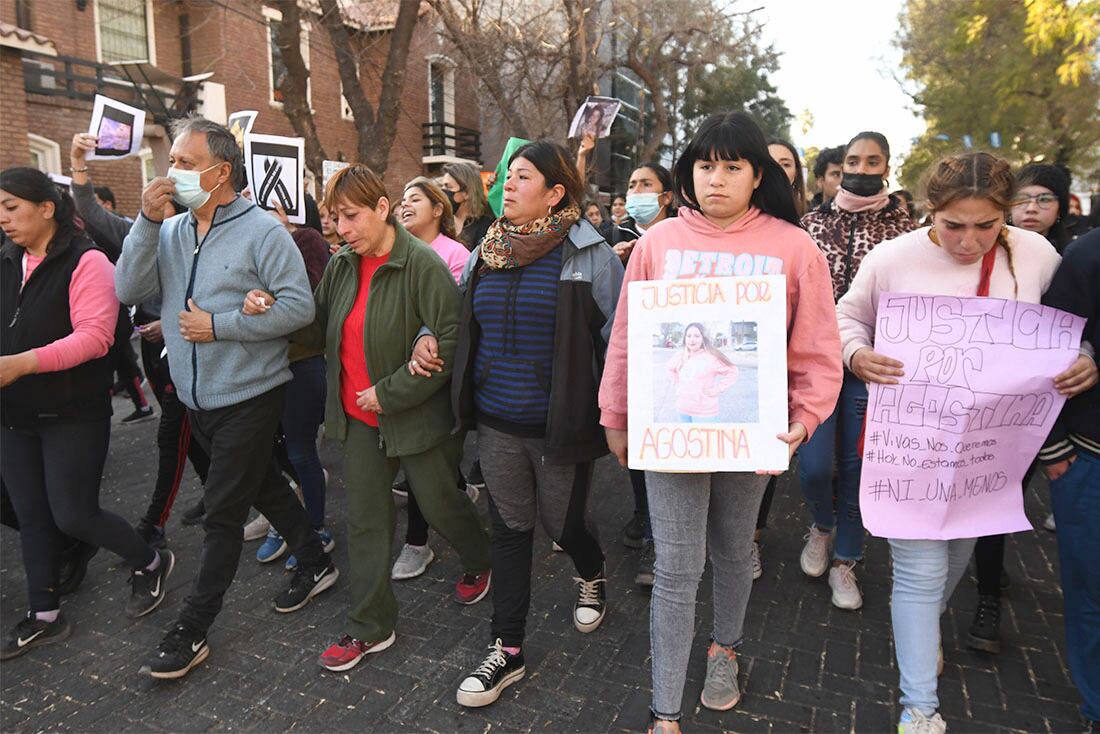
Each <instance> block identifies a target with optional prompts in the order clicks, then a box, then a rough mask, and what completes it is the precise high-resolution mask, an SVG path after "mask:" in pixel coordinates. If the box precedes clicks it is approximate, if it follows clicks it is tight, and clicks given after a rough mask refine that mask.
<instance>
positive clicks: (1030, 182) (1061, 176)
mask: <svg viewBox="0 0 1100 734" xmlns="http://www.w3.org/2000/svg"><path fill="white" fill-rule="evenodd" d="M1069 185H1070V182H1069V176H1067V175H1066V172H1065V171H1063V170H1062V169H1061V168H1059V167H1058V166H1052V165H1050V164H1049V163H1029V164H1028V165H1026V166H1024V167H1023V168H1021V169H1020V172H1019V173H1017V174H1016V188H1017V190H1019V189H1022V188H1023V187H1025V186H1042V187H1043V188H1044V189H1050V191H1051V193H1052V194H1054V195H1055V196H1057V197H1058V218H1057V219H1055V220H1054V224H1052V225H1051V227H1050V231H1048V232H1047V234H1046V238H1047V239H1048V240H1050V244H1052V245H1054V248H1055V249H1056V250H1058V252H1061V251H1062V250H1064V249H1065V247H1066V245H1068V244H1069V243H1070V240H1072V239H1073V238H1072V237H1070V234H1069V232H1067V231H1066V216H1067V215H1068V214H1069Z"/></svg>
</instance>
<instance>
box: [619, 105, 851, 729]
mask: <svg viewBox="0 0 1100 734" xmlns="http://www.w3.org/2000/svg"><path fill="white" fill-rule="evenodd" d="M674 185H675V189H676V191H677V192H678V194H679V196H680V198H681V200H682V201H683V203H684V206H682V207H681V208H680V210H679V215H678V216H677V217H676V218H674V219H668V220H665V221H662V222H659V223H658V224H656V225H654V226H653V227H652V228H650V229H648V230H647V231H646V233H645V235H643V236H642V238H641V239H640V240H639V241H638V244H637V245H636V246H635V252H634V254H633V256H632V257H631V258H630V262H629V264H628V267H627V271H626V281H627V282H630V281H634V280H668V279H673V278H706V277H721V276H730V275H738V276H741V275H744V276H753V275H779V274H782V275H784V276H786V280H787V292H786V297H787V404H788V416H789V417H788V423H789V427H788V430H787V432H785V433H781V434H779V435H778V436H777V437H776V440H779V441H783V442H785V443H786V444H787V445H788V447H789V451H790V454H791V455H793V454H794V452H795V450H796V449H797V448H798V446H799V445H800V444H802V443H803V442H804V441H805V440H806V439H807V438H808V437H809V436H810V435H812V434H813V432H814V430H815V429H816V428H817V426H818V424H819V423H821V421H822V420H824V419H825V418H826V417H828V416H829V414H830V413H832V410H833V406H834V405H835V404H836V399H837V395H838V394H839V393H840V384H841V376H842V372H841V363H840V337H839V334H838V332H837V325H836V315H835V312H834V310H833V298H832V285H831V282H830V277H829V268H828V265H827V264H826V262H825V258H824V256H823V255H822V254H821V252H820V250H818V248H817V246H816V245H814V242H813V240H812V239H810V237H809V235H807V234H806V233H805V232H804V231H803V230H802V229H800V228H799V226H798V216H797V214H796V213H795V207H794V201H793V199H792V198H791V193H790V185H789V183H788V179H787V176H786V175H785V174H784V173H783V169H782V168H780V166H779V164H778V163H776V162H775V161H774V160H772V158H771V156H770V155H769V154H768V146H767V143H766V142H765V140H764V136H763V134H762V133H761V132H760V129H759V128H758V127H757V126H756V123H755V122H753V120H752V118H751V117H749V116H748V115H747V114H745V113H743V112H727V113H719V114H715V115H712V116H711V117H709V118H708V119H707V120H706V121H705V122H704V123H703V125H702V127H701V128H700V129H699V131H698V133H696V135H695V137H694V138H693V139H692V140H691V142H690V143H689V144H688V146H687V148H685V150H684V152H683V154H682V155H681V156H680V159H679V160H678V161H677V163H676V170H675V183H674ZM626 294H627V288H626V287H625V286H624V287H623V289H622V292H621V294H620V299H619V305H618V307H617V311H616V315H615V325H614V329H613V331H612V334H611V342H610V345H609V347H608V350H607V359H606V363H605V366H604V374H603V381H602V383H601V385H600V409H601V413H602V415H601V423H602V424H603V426H604V427H605V429H606V433H607V441H608V446H609V447H610V448H611V450H612V451H613V452H614V453H615V455H616V456H617V457H618V459H619V462H620V463H622V464H623V465H625V464H626V458H627V432H626V426H627V333H628V320H629V310H628V303H627V295H626ZM761 368H762V369H766V368H767V365H761ZM767 481H768V477H767V476H766V475H764V474H752V473H747V472H712V473H697V474H670V473H662V472H652V471H647V472H646V487H647V494H648V499H649V512H650V520H651V523H652V526H653V540H654V543H655V550H656V556H657V564H656V574H655V575H656V578H655V584H654V587H653V600H652V603H651V605H650V647H651V650H652V656H653V700H652V704H651V717H652V720H653V722H652V725H651V727H650V731H656V732H663V733H665V734H668V733H672V732H679V731H680V727H679V723H678V722H679V718H680V710H681V699H682V697H683V690H684V679H685V677H686V674H687V665H688V657H689V656H690V654H691V645H692V642H693V637H694V628H695V597H696V592H697V591H698V588H699V580H700V578H701V577H702V575H703V567H704V565H705V562H706V556H707V551H708V550H709V554H710V559H711V564H712V566H713V570H714V604H713V608H714V621H713V627H712V630H711V642H710V646H709V649H708V651H707V675H706V683H705V685H704V687H703V692H702V696H701V701H700V702H701V703H702V705H703V706H705V707H707V708H710V709H715V710H719V711H725V710H728V709H731V708H733V707H734V706H736V705H737V702H738V701H739V700H740V699H741V693H740V689H739V687H738V683H737V647H738V645H740V643H741V638H742V628H743V625H744V621H745V611H746V609H747V607H748V601H749V593H750V591H751V589H752V562H751V550H752V539H753V531H754V529H755V525H756V516H757V511H758V510H759V507H760V499H761V497H762V496H763V494H764V487H765V485H766V484H767ZM704 528H705V529H706V530H705V532H704V530H703V529H704ZM690 705H691V704H689V706H690Z"/></svg>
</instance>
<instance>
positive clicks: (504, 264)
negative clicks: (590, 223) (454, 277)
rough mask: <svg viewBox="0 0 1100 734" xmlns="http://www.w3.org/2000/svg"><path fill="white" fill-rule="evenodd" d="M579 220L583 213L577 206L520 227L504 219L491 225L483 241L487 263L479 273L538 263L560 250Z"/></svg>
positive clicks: (483, 252)
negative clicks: (545, 256)
mask: <svg viewBox="0 0 1100 734" xmlns="http://www.w3.org/2000/svg"><path fill="white" fill-rule="evenodd" d="M580 218H581V210H580V209H579V208H578V207H577V206H576V205H575V204H570V205H569V206H567V207H565V208H564V209H562V210H561V211H560V212H554V213H553V214H551V215H549V216H546V217H543V218H542V219H536V220H534V221H531V222H528V223H527V224H524V225H521V226H519V227H517V226H516V225H514V224H512V223H511V222H509V221H508V220H507V219H505V218H504V217H501V218H500V219H498V220H496V221H495V222H493V223H492V224H491V225H489V230H488V231H487V232H486V233H485V237H483V238H482V240H481V259H482V260H484V261H485V264H484V265H482V266H481V269H480V273H481V274H482V275H484V274H485V273H487V272H488V271H490V270H510V269H512V268H522V267H523V266H524V265H528V264H530V263H532V262H534V261H535V260H538V259H539V258H540V257H542V256H543V255H545V254H546V253H548V252H550V250H553V249H554V248H555V247H557V246H558V244H559V243H560V242H561V241H562V240H564V239H565V237H566V235H568V234H569V228H570V227H572V226H573V225H574V224H576V223H577V221H578V220H580Z"/></svg>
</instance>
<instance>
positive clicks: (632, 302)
mask: <svg viewBox="0 0 1100 734" xmlns="http://www.w3.org/2000/svg"><path fill="white" fill-rule="evenodd" d="M628 288H629V291H628V296H627V297H628V299H629V308H630V322H629V325H630V326H629V328H630V333H629V335H628V343H629V347H628V349H629V352H628V356H627V359H628V361H629V370H628V372H627V374H628V377H627V382H628V390H629V400H630V411H629V415H628V431H629V437H628V446H629V456H628V463H629V465H630V468H631V469H648V470H652V471H668V472H714V471H756V470H773V471H780V470H784V469H786V468H787V464H788V451H787V445H786V444H785V443H783V442H782V441H781V440H779V439H778V438H777V435H778V434H780V433H785V432H786V431H787V418H788V416H787V338H786V333H787V332H786V283H785V279H784V277H783V276H782V275H778V276H776V275H765V276H759V277H737V278H699V279H692V280H683V279H677V280H663V281H635V282H632V283H630V284H629V286H628Z"/></svg>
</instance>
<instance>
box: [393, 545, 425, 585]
mask: <svg viewBox="0 0 1100 734" xmlns="http://www.w3.org/2000/svg"><path fill="white" fill-rule="evenodd" d="M434 559H435V553H433V552H432V548H431V546H428V545H409V544H408V543H405V545H404V546H403V547H402V548H401V553H400V554H399V555H398V556H397V561H395V562H394V564H393V571H391V572H390V578H391V579H393V580H395V581H401V580H404V579H414V578H416V577H417V576H419V575H420V574H422V573H424V572H425V571H427V570H428V564H429V563H431V562H432V561H433V560H434Z"/></svg>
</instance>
